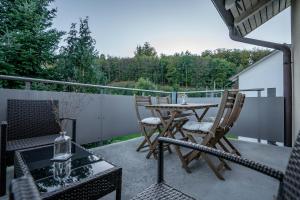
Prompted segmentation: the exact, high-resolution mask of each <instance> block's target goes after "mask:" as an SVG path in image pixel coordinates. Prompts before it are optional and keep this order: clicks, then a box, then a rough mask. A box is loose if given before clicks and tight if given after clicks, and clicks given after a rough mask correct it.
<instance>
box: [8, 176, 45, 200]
mask: <svg viewBox="0 0 300 200" xmlns="http://www.w3.org/2000/svg"><path fill="white" fill-rule="evenodd" d="M40 199H41V197H40V193H39V191H38V189H37V187H36V185H35V183H34V181H33V179H32V177H31V176H29V175H27V176H22V177H20V178H17V179H14V180H12V182H11V185H10V187H9V200H40Z"/></svg>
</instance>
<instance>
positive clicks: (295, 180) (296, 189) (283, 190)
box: [133, 133, 300, 200]
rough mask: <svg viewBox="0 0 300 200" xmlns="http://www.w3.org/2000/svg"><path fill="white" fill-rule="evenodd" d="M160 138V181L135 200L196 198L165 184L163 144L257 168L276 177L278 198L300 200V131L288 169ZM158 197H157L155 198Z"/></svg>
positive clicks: (208, 148)
mask: <svg viewBox="0 0 300 200" xmlns="http://www.w3.org/2000/svg"><path fill="white" fill-rule="evenodd" d="M158 141H159V159H158V180H157V183H156V184H154V185H152V186H150V187H149V188H148V189H146V190H145V191H144V192H141V193H140V194H138V195H137V196H136V197H134V198H133V200H142V199H153V200H154V199H165V200H171V199H193V198H191V197H189V196H187V195H185V194H183V193H182V192H180V191H178V190H176V189H174V188H172V187H170V186H169V185H167V184H165V183H164V175H163V173H164V171H163V151H162V147H163V143H167V144H173V145H178V146H181V147H185V148H189V149H193V150H197V151H200V152H203V153H206V154H210V155H213V156H216V157H218V158H222V159H225V160H228V161H231V162H233V163H236V164H239V165H242V166H245V167H247V168H250V169H253V170H255V171H257V172H260V173H262V174H265V175H267V176H270V177H273V178H275V179H277V180H278V181H279V182H280V185H279V189H278V193H277V198H276V199H278V200H300V165H299V163H300V133H299V135H298V137H297V139H296V142H295V145H294V148H293V150H292V153H291V156H290V159H289V162H288V165H287V168H286V171H285V172H281V171H279V170H276V169H274V168H272V167H269V166H266V165H264V164H261V163H258V162H255V161H252V160H248V159H246V158H242V157H240V156H237V155H236V154H231V153H228V152H224V151H221V150H217V149H214V148H210V147H207V146H203V145H199V144H195V143H191V142H186V141H182V140H176V139H171V138H166V137H160V138H158ZM154 197H155V198H154Z"/></svg>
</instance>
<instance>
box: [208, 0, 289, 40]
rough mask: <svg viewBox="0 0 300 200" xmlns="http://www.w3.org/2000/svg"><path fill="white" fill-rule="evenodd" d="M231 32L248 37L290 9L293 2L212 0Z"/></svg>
mask: <svg viewBox="0 0 300 200" xmlns="http://www.w3.org/2000/svg"><path fill="white" fill-rule="evenodd" d="M212 1H213V3H214V5H215V7H216V8H217V10H218V11H219V13H220V15H221V16H222V18H223V20H224V21H225V23H226V24H227V26H228V27H229V28H230V29H234V30H231V31H235V34H238V35H239V36H242V37H243V36H246V35H247V34H249V33H251V32H252V31H254V30H255V29H256V28H258V27H259V26H261V25H262V24H264V23H265V22H267V21H268V20H270V19H271V18H273V17H274V16H275V15H277V14H278V13H280V12H281V11H283V10H284V9H286V8H288V7H289V6H290V5H291V0H212Z"/></svg>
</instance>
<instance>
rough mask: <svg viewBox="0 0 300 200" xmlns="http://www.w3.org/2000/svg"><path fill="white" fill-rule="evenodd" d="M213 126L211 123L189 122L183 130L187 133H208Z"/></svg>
mask: <svg viewBox="0 0 300 200" xmlns="http://www.w3.org/2000/svg"><path fill="white" fill-rule="evenodd" d="M212 126H213V123H211V122H196V121H188V122H187V123H185V124H184V125H183V127H182V128H183V129H185V130H187V131H202V132H208V131H209V130H210V129H211V127H212Z"/></svg>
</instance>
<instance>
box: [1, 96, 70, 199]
mask: <svg viewBox="0 0 300 200" xmlns="http://www.w3.org/2000/svg"><path fill="white" fill-rule="evenodd" d="M54 106H55V107H57V108H58V101H51V100H15V99H10V100H8V101H7V122H2V123H1V133H0V134H1V135H0V136H1V137H0V140H1V141H0V143H1V149H0V161H1V167H0V196H3V195H4V194H5V190H6V167H7V166H9V165H12V164H13V163H14V152H15V151H16V150H20V149H26V148H31V147H36V146H42V145H47V144H51V143H53V141H54V139H55V138H56V137H57V136H58V133H59V132H60V126H59V123H58V122H57V119H58V117H57V116H56V115H55V113H56V112H54V109H53V108H54ZM60 120H65V119H60ZM67 120H72V126H73V127H72V128H73V132H72V139H73V140H74V141H75V140H76V120H75V119H67Z"/></svg>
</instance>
